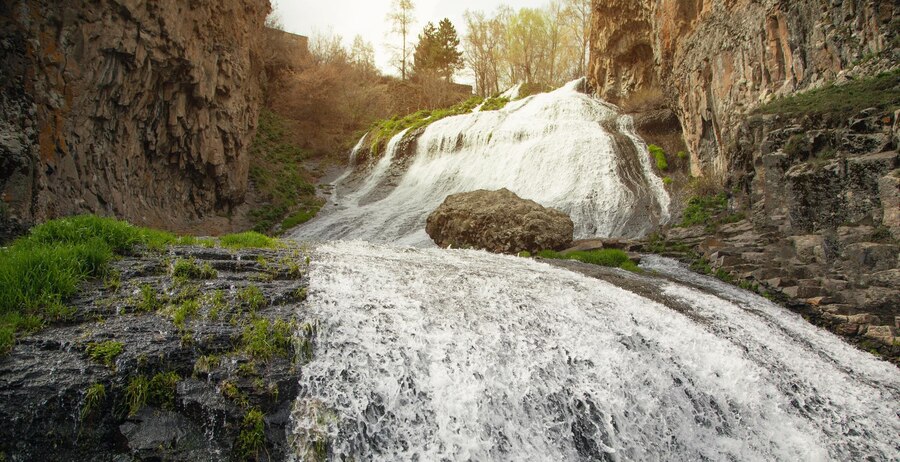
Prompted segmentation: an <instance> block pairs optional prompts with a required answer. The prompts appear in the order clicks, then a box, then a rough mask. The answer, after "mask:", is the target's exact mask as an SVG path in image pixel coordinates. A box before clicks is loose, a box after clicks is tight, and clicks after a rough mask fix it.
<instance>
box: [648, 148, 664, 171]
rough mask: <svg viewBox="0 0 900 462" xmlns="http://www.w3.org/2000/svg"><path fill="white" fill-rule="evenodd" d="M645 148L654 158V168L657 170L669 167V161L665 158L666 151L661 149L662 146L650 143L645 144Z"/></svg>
mask: <svg viewBox="0 0 900 462" xmlns="http://www.w3.org/2000/svg"><path fill="white" fill-rule="evenodd" d="M647 149H648V150H649V151H650V155H651V156H653V158H654V159H655V160H656V168H657V169H659V170H663V171H664V170H666V169H668V168H669V162H668V161H667V160H666V152H665V151H663V148H661V147H659V146H657V145H655V144H651V145H650V146H647Z"/></svg>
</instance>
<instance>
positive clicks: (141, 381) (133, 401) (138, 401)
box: [125, 375, 150, 417]
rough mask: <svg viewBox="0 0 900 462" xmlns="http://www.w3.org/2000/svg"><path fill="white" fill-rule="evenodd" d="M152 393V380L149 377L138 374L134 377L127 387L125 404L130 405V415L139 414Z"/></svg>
mask: <svg viewBox="0 0 900 462" xmlns="http://www.w3.org/2000/svg"><path fill="white" fill-rule="evenodd" d="M149 393H150V382H149V381H148V380H147V377H144V376H143V375H138V376H135V377H132V378H131V380H130V381H129V382H128V386H126V387H125V405H126V407H128V416H129V417H132V416H134V415H135V414H137V413H138V412H139V411H140V410H141V408H143V407H144V406H146V405H147V398H148V397H149Z"/></svg>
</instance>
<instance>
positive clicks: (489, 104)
mask: <svg viewBox="0 0 900 462" xmlns="http://www.w3.org/2000/svg"><path fill="white" fill-rule="evenodd" d="M507 104H509V98H503V97H500V96H494V97H491V98H488V99H486V100H484V104H483V105H482V106H481V111H482V112H485V111H499V110H500V109H503V108H505V107H506V105H507Z"/></svg>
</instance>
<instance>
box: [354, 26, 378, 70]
mask: <svg viewBox="0 0 900 462" xmlns="http://www.w3.org/2000/svg"><path fill="white" fill-rule="evenodd" d="M350 62H352V63H353V65H355V66H356V67H357V68H359V69H360V70H362V71H367V72H375V47H373V46H372V43H371V42H366V41H365V40H363V38H362V36H361V35H357V36H356V37H354V38H353V45H352V46H351V48H350Z"/></svg>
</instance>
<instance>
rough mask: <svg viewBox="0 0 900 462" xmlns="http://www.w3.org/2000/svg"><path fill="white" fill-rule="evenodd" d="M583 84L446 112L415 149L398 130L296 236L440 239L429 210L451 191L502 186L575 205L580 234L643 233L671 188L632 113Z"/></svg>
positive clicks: (662, 213) (663, 215)
mask: <svg viewBox="0 0 900 462" xmlns="http://www.w3.org/2000/svg"><path fill="white" fill-rule="evenodd" d="M582 85H583V81H575V82H572V83H570V84H568V85H566V86H564V87H562V88H560V89H558V90H556V91H553V92H550V93H543V94H538V95H534V96H530V97H527V98H524V99H521V100H518V101H513V102H511V103H509V104H508V105H507V106H506V107H504V108H503V109H500V110H496V111H479V110H476V111H475V112H473V113H470V114H465V115H460V116H455V117H448V118H446V119H442V120H439V121H437V122H435V123H433V124H431V125H429V126H428V127H427V128H426V129H425V130H424V132H423V133H421V134H420V135H419V136H418V137H417V138H416V139H415V141H414V143H415V144H414V146H413V147H412V148H411V149H412V154H410V155H409V156H408V157H407V156H403V155H401V153H400V152H399V151H401V150H403V149H407V148H406V147H404V142H402V141H403V138H404V136H405V135H406V132H403V133H400V134H398V135H396V136H395V137H394V138H393V139H391V141H390V143H389V144H388V146H387V148H386V152H385V154H384V155H383V156H382V157H381V158H380V159H378V161H377V162H376V163H375V164H374V165H372V166H370V167H369V168H367V169H364V170H363V171H362V172H354V173H348V174H346V175H345V176H344V177H342V179H341V181H339V182H337V183H336V185H335V197H334V200H333V201H332V204H330V206H329V207H326V210H325V212H324V213H323V216H321V217H319V218H317V219H315V220H313V221H311V222H310V223H308V224H306V225H305V226H303V227H301V228H299V229H298V230H297V231H295V232H294V234H293V237H295V238H299V239H322V240H332V239H365V240H367V241H370V242H393V243H405V244H411V245H417V246H423V245H424V246H427V245H433V244H431V240H430V239H429V238H428V236H427V235H426V234H425V230H424V229H425V220H426V218H427V216H428V214H429V213H431V212H432V211H433V210H434V209H435V208H437V207H438V206H439V205H440V204H441V202H443V200H444V199H445V198H446V197H447V196H448V195H451V194H456V193H460V192H468V191H474V190H477V189H500V188H507V189H509V190H511V191H513V192H514V193H516V194H518V195H519V196H521V197H523V198H525V199H531V200H534V201H536V202H538V203H540V204H542V205H544V206H547V207H553V208H557V209H560V210H562V211H564V212H566V213H568V214H570V215H571V217H572V220H573V221H574V222H575V235H576V237H577V238H588V237H639V236H643V235H644V234H646V233H648V232H650V231H651V230H652V229H654V228H655V227H656V226H657V225H658V224H660V223H661V222H665V221H666V220H668V218H669V212H668V207H669V197H668V195H667V194H666V192H665V190H664V187H663V184H662V180H661V179H660V178H659V177H657V176H656V175H655V174H654V173H653V171H652V167H651V164H650V159H649V156H648V154H647V149H646V146H645V145H644V144H643V142H642V141H640V139H639V138H638V137H637V136H636V135H635V134H634V130H633V127H632V124H631V119H630V117H628V116H625V115H622V114H620V113H619V112H618V111H617V109H616V108H615V107H613V106H610V105H608V104H606V103H604V102H602V101H600V100H597V99H595V98H593V97H591V96H589V95H586V94H584V93H582V92H581V91H579V88H580V87H581V86H582ZM511 94H512V93H511ZM365 142H366V140H365V139H363V140H360V143H359V144H358V145H357V147H356V148H355V149H354V153H353V154H351V156H353V157H354V158H355V156H356V155H357V154H358V152H359V151H360V150H361V149H363V146H364V145H365Z"/></svg>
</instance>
